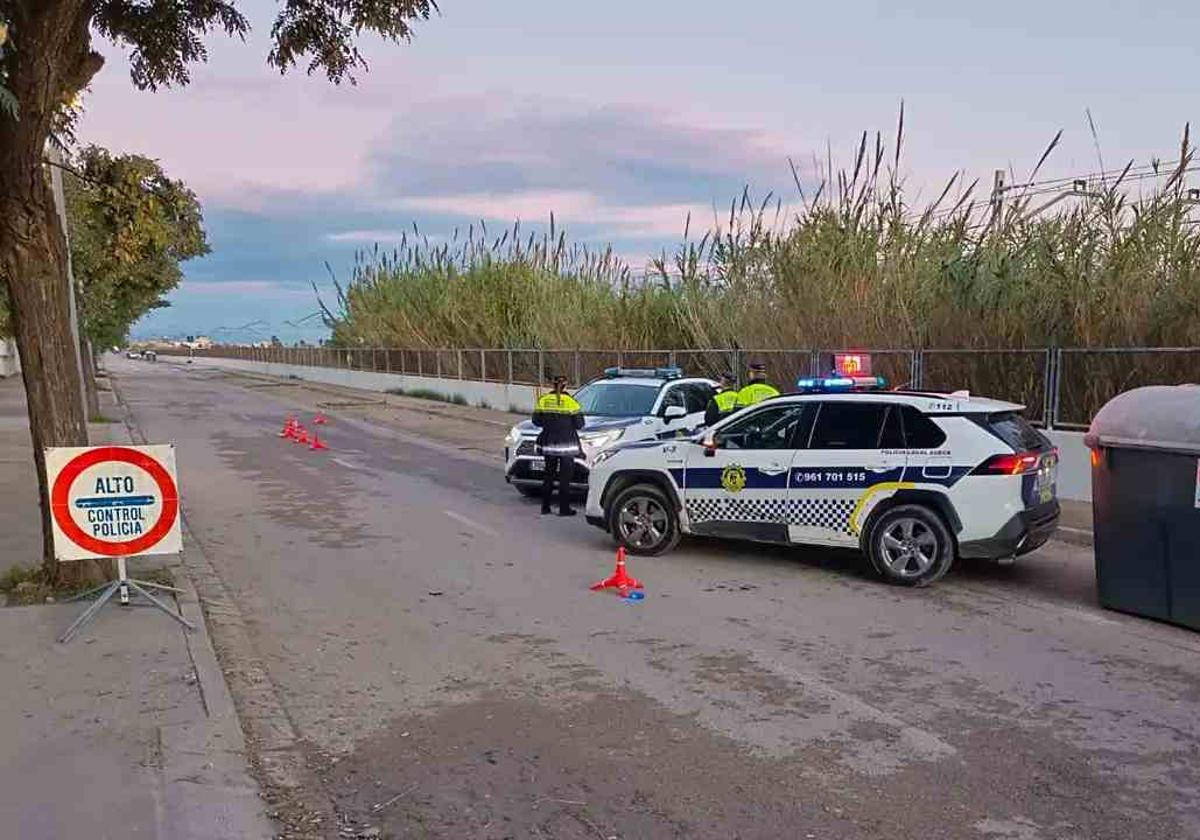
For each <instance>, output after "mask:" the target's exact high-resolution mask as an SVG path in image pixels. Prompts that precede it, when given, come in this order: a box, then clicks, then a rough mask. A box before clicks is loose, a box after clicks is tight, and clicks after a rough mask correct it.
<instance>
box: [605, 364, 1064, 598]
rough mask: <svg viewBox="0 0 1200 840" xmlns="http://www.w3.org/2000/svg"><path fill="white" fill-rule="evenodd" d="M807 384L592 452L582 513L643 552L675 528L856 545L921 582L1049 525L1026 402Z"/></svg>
mask: <svg viewBox="0 0 1200 840" xmlns="http://www.w3.org/2000/svg"><path fill="white" fill-rule="evenodd" d="M865 383H870V384H873V385H876V386H880V385H882V380H876V379H873V378H872V379H856V378H845V377H838V378H829V379H822V380H801V381H800V382H798V383H797V387H798V389H799V391H800V393H797V394H791V395H787V396H782V397H777V398H775V399H772V400H768V401H766V402H764V403H760V404H759V405H756V406H753V407H750V408H746V409H743V410H741V411H739V412H737V413H736V414H734V415H732V416H730V417H727V418H725V419H724V420H722V421H721V422H719V423H717V424H715V425H714V426H713V427H712V428H711V429H708V430H706V431H705V432H703V433H702V434H697V435H695V436H693V437H692V438H690V439H687V440H671V441H658V440H649V441H637V442H628V443H625V442H622V443H618V444H616V445H615V446H613V447H611V448H609V449H607V450H605V451H603V452H601V453H600V454H598V455H597V456H596V457H595V458H594V459H593V463H592V471H591V476H590V480H589V483H588V498H587V519H588V521H589V522H590V523H592V524H593V525H596V526H598V527H600V528H603V529H605V530H607V531H609V532H610V533H611V534H612V535H613V537H614V539H615V540H616V541H617V542H618V543H619V544H621V545H623V546H625V547H626V548H627V549H628V550H629V551H631V552H633V553H636V554H651V555H653V554H661V553H663V552H665V551H668V550H669V549H671V548H672V547H673V546H674V545H675V544H676V543H677V542H678V540H679V538H680V535H681V534H698V535H709V536H718V537H733V538H740V539H746V540H754V541H759V542H772V543H793V544H803V545H823V546H847V547H857V548H859V549H861V550H862V552H863V553H865V554H866V555H867V557H868V558H869V559H870V561H871V564H872V565H873V566H874V567H875V569H876V571H877V572H878V573H879V574H880V575H881V576H882V577H883V578H885V579H886V580H888V581H891V582H893V583H898V584H903V585H908V586H922V585H926V584H929V583H932V582H934V581H936V580H937V579H938V578H940V577H941V576H942V575H944V574H945V573H946V572H947V570H949V568H950V566H951V564H952V563H953V561H954V559H955V557H970V558H991V559H998V560H1005V561H1007V560H1011V559H1012V558H1014V557H1016V556H1017V555H1020V554H1024V553H1026V552H1029V551H1033V550H1034V549H1035V548H1037V547H1038V546H1040V545H1041V544H1042V543H1044V542H1045V541H1046V540H1047V539H1049V538H1050V535H1051V534H1052V533H1053V531H1054V529H1055V528H1056V527H1057V523H1058V516H1059V505H1058V501H1057V499H1056V487H1055V485H1056V480H1057V463H1058V452H1057V450H1056V449H1055V448H1054V447H1053V446H1052V445H1051V443H1050V442H1049V441H1048V440H1047V439H1046V437H1045V436H1044V435H1042V434H1041V433H1040V432H1039V431H1037V429H1035V428H1034V427H1033V426H1031V425H1030V424H1029V423H1028V422H1027V421H1026V420H1025V419H1024V418H1023V417H1022V416H1021V414H1020V412H1021V411H1022V409H1023V407H1022V406H1019V405H1015V404H1012V403H1006V402H999V401H997V400H990V399H981V398H979V397H973V396H969V395H967V394H965V393H956V394H948V395H947V394H937V393H924V392H915V391H884V390H878V389H868V388H864V387H863V386H864V384H865Z"/></svg>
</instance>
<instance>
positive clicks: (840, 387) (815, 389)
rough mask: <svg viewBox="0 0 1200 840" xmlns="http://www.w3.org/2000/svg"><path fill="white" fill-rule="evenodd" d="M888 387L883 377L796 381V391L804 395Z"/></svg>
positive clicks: (844, 377)
mask: <svg viewBox="0 0 1200 840" xmlns="http://www.w3.org/2000/svg"><path fill="white" fill-rule="evenodd" d="M886 386H887V381H886V380H885V379H884V378H883V377H882V376H826V377H819V378H811V377H804V378H801V379H797V380H796V390H797V391H799V392H800V393H802V394H828V393H837V392H839V391H841V392H848V391H874V390H879V389H881V388H884V387H886Z"/></svg>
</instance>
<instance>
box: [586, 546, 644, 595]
mask: <svg viewBox="0 0 1200 840" xmlns="http://www.w3.org/2000/svg"><path fill="white" fill-rule="evenodd" d="M643 588H644V587H643V586H642V582H641V581H640V580H638V579H637V578H635V577H630V576H629V574H627V573H626V571H625V547H624V546H621V547H620V548H618V549H617V568H616V569H615V570H614V571H613V573H612V577H609V578H605V579H604V580H598V581H596V582H595V583H593V584H592V591H593V592H596V591H599V590H601V589H616V590H617V591H618V592H620V593H621V594H622V595H624V594H625V593H626V592H628V591H629V590H630V589H643Z"/></svg>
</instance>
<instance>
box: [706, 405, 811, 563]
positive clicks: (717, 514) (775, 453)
mask: <svg viewBox="0 0 1200 840" xmlns="http://www.w3.org/2000/svg"><path fill="white" fill-rule="evenodd" d="M806 416H808V409H807V407H806V405H805V404H803V403H790V404H783V405H773V406H767V407H764V408H761V409H759V410H757V411H754V412H752V413H750V414H749V415H747V416H745V417H740V418H738V419H737V420H736V421H735V422H733V423H731V424H729V425H727V426H724V427H722V428H720V429H718V430H717V431H716V432H715V433H714V435H713V437H712V438H711V444H712V445H711V446H709V445H706V443H691V444H689V445H688V447H687V449H688V453H687V464H686V469H685V474H684V491H683V494H684V506H685V509H686V510H687V515H688V522H689V524H690V527H691V530H692V531H693V532H694V533H697V534H711V535H714V536H731V537H734V536H736V537H741V538H744V539H754V540H764V541H771V542H784V541H786V540H787V491H788V474H789V472H790V471H791V466H792V456H793V448H794V445H795V440H796V437H797V434H798V433H799V429H800V428H801V427H802V426H803V425H804V420H805V417H806ZM805 432H807V430H805Z"/></svg>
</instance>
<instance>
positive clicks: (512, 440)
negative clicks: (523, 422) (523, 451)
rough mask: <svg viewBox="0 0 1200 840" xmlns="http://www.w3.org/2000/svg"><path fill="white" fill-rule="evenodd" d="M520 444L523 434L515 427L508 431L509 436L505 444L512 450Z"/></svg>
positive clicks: (505, 439)
mask: <svg viewBox="0 0 1200 840" xmlns="http://www.w3.org/2000/svg"><path fill="white" fill-rule="evenodd" d="M520 442H521V433H520V432H519V431H518V430H517V427H516V426H513V427H512V428H511V429H509V430H508V436H507V437H506V438H504V444H505V446H508V447H509V448H512V447H515V446H516V445H517V444H518V443H520Z"/></svg>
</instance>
